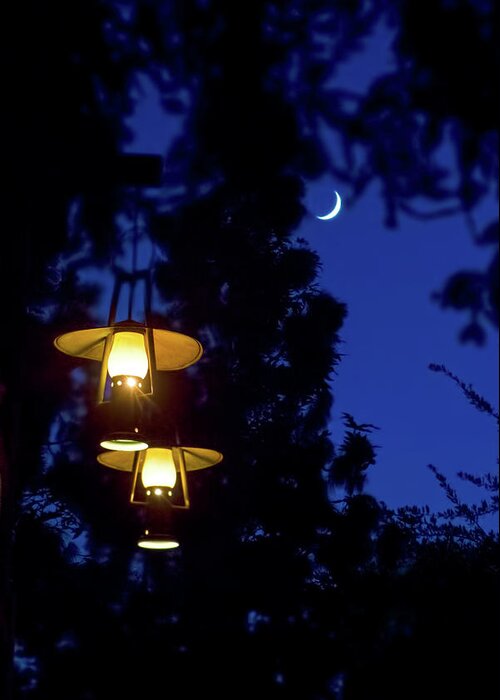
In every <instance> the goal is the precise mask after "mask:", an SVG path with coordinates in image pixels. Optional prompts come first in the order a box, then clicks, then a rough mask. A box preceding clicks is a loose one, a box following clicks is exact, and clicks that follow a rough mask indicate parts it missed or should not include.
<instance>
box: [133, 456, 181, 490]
mask: <svg viewBox="0 0 500 700" xmlns="http://www.w3.org/2000/svg"><path fill="white" fill-rule="evenodd" d="M141 478H142V483H143V485H144V487H145V488H148V487H150V486H167V487H168V488H173V487H174V486H175V481H176V479H177V471H176V469H175V464H174V458H173V455H172V450H167V449H166V448H164V447H150V448H149V450H146V455H145V457H144V464H143V467H142V473H141Z"/></svg>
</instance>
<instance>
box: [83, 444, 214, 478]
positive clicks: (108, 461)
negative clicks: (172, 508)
mask: <svg viewBox="0 0 500 700" xmlns="http://www.w3.org/2000/svg"><path fill="white" fill-rule="evenodd" d="M151 449H154V448H151V447H150V448H148V450H146V452H149V451H150V450H151ZM162 449H165V448H162ZM179 449H180V450H182V452H183V455H184V462H185V465H186V471H188V472H193V471H198V470H199V469H206V468H207V467H212V466H214V465H215V464H218V463H219V462H220V461H221V460H222V453H221V452H217V450H209V449H206V448H203V447H180V448H179ZM169 452H172V451H171V449H169ZM97 461H98V462H99V464H102V465H103V466H104V467H110V468H111V469H117V470H119V471H122V472H131V471H133V469H134V455H133V453H131V452H123V451H112V452H102V453H101V454H100V455H98V457H97ZM155 486H156V484H155Z"/></svg>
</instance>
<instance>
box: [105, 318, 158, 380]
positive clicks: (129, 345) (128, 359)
mask: <svg viewBox="0 0 500 700" xmlns="http://www.w3.org/2000/svg"><path fill="white" fill-rule="evenodd" d="M108 372H109V375H110V377H118V376H120V375H125V376H128V377H140V378H141V379H144V377H145V376H146V374H147V373H148V356H147V353H146V348H145V345H144V335H143V334H142V333H135V332H133V331H132V332H131V331H120V332H118V333H115V334H114V335H113V345H112V346H111V352H110V353H109V358H108ZM117 383H118V384H120V382H117ZM127 383H128V382H127Z"/></svg>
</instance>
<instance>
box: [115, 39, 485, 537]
mask: <svg viewBox="0 0 500 700" xmlns="http://www.w3.org/2000/svg"><path fill="white" fill-rule="evenodd" d="M390 41H391V37H390V34H389V33H388V31H387V30H386V29H385V28H384V27H381V28H380V30H379V31H378V32H377V33H375V34H374V36H373V37H372V39H371V40H370V42H369V43H367V44H366V47H365V51H364V53H363V54H362V55H359V56H357V57H355V58H354V59H353V60H351V61H350V62H349V63H348V64H344V65H343V66H342V67H341V68H340V69H339V70H338V71H337V72H336V74H335V75H334V76H333V78H332V80H334V81H335V85H336V86H339V87H342V86H345V87H349V89H351V90H355V91H358V92H360V91H363V90H364V89H365V88H366V87H367V86H368V85H369V83H370V81H371V79H372V78H373V77H374V76H375V75H377V73H380V72H383V71H385V70H386V69H387V68H390V65H391V64H390V61H391V59H390V50H389V47H390ZM143 87H144V90H143V92H142V94H140V93H139V92H138V93H137V95H136V98H137V109H136V112H135V115H134V116H133V118H132V119H130V120H129V126H130V127H131V129H132V130H133V132H134V133H135V136H134V138H133V139H132V140H131V142H130V143H129V144H128V146H127V149H126V150H128V151H130V152H145V153H146V152H149V153H160V154H162V155H165V153H166V150H167V149H168V145H169V142H170V140H171V139H172V138H173V136H174V135H175V134H176V133H178V132H179V131H180V129H181V128H182V120H181V118H178V117H175V118H174V117H171V116H169V115H167V116H166V115H164V114H163V113H162V111H161V107H160V105H159V101H158V96H157V95H155V94H154V93H153V91H152V89H151V86H150V85H148V84H147V83H146V82H144V84H143ZM330 141H331V143H332V147H334V146H335V144H334V141H333V137H331V138H330ZM449 158H450V156H449V154H447V153H445V152H444V153H443V159H444V160H445V162H447V163H449V162H450V161H449ZM304 184H305V197H304V206H305V207H306V209H307V210H308V211H309V212H310V216H306V217H305V218H304V220H303V223H302V225H301V227H300V229H299V230H298V231H297V235H298V236H301V237H303V238H305V239H307V240H308V241H309V242H310V244H311V247H312V248H313V249H315V250H316V251H318V253H319V254H320V256H321V260H322V273H321V277H320V283H321V285H322V286H324V287H325V288H326V289H327V290H328V291H329V292H331V293H332V294H333V295H334V296H335V297H336V298H338V299H340V300H342V301H345V302H346V303H347V305H348V318H347V320H346V322H345V325H344V327H343V329H342V331H341V337H342V340H343V344H342V346H341V347H340V351H341V352H342V353H343V354H344V358H343V360H342V362H341V364H340V365H339V367H338V371H337V374H336V376H335V377H334V378H333V385H332V386H333V393H334V397H335V404H334V409H333V413H332V421H331V431H332V436H333V439H334V442H336V443H340V441H341V439H342V434H343V426H342V423H341V414H342V412H343V411H347V412H349V413H351V414H353V416H354V417H355V419H356V420H357V421H358V422H369V423H375V424H376V425H377V426H379V427H380V431H379V432H377V433H376V434H375V437H374V442H375V443H376V444H377V445H379V446H380V449H379V450H378V462H377V464H376V465H375V466H374V467H371V468H370V470H369V472H368V476H369V479H368V484H367V489H366V490H367V492H369V493H372V494H373V495H374V496H376V497H377V498H379V499H381V500H383V501H385V502H386V503H387V504H388V505H389V506H391V507H396V506H399V505H404V504H417V505H423V504H428V505H429V506H431V507H432V508H442V507H443V506H445V505H446V501H445V498H444V496H443V494H442V492H441V491H440V489H439V488H438V486H437V483H436V481H435V478H434V477H433V475H432V474H431V473H430V471H429V470H427V469H426V465H427V464H429V463H432V464H434V465H435V466H436V467H438V469H439V470H441V471H442V472H443V473H445V474H446V475H447V476H448V477H450V478H451V479H452V482H453V484H454V485H456V486H458V488H459V492H460V493H462V494H464V495H467V494H469V497H473V496H474V490H473V487H470V486H467V485H465V484H461V482H458V480H456V479H455V474H456V472H457V471H460V470H464V471H470V472H472V473H475V474H481V473H484V472H487V471H494V470H495V469H496V455H497V430H496V426H495V424H494V421H492V420H491V418H489V417H487V416H485V415H483V414H480V413H478V412H477V411H476V410H475V409H474V408H473V407H472V406H470V405H469V404H468V402H467V400H466V399H465V397H463V396H462V395H461V393H460V390H459V389H458V387H456V386H455V385H454V384H453V383H452V382H451V381H450V380H448V379H447V378H446V377H444V376H443V375H441V374H435V373H433V372H431V371H430V370H429V369H428V365H429V363H431V362H432V363H439V364H441V363H442V364H445V365H446V366H447V367H448V368H449V369H450V370H451V371H452V372H453V373H455V374H457V375H458V376H459V377H460V378H461V379H462V380H464V381H465V382H467V383H471V384H472V385H473V386H474V388H475V389H476V391H478V392H479V393H481V394H483V395H484V397H485V398H486V399H488V400H489V401H490V402H492V403H493V404H494V405H498V393H497V387H498V365H497V357H498V337H497V334H496V332H495V330H494V329H493V328H489V329H488V341H487V344H486V345H485V346H484V347H481V348H478V347H476V346H473V345H462V344H460V343H459V341H458V333H459V331H460V329H461V328H462V327H463V326H464V325H465V323H466V321H467V317H466V316H465V315H463V314H458V313H456V312H453V311H443V310H442V309H440V308H439V307H438V305H437V304H436V303H434V302H433V301H432V300H431V294H432V293H433V292H436V291H438V290H440V289H441V288H442V286H443V284H444V282H445V280H446V278H447V277H448V276H449V275H450V274H452V273H453V272H456V271H458V270H460V269H464V268H472V269H474V268H479V269H483V268H484V267H485V266H486V265H487V263H488V255H489V252H490V251H489V250H488V249H486V250H484V249H481V248H478V247H477V246H475V245H474V244H473V241H472V234H471V231H470V230H469V228H468V225H467V223H466V221H465V219H464V218H463V217H461V216H454V217H447V218H444V219H434V220H430V221H425V222H422V221H415V220H413V219H410V218H403V219H402V220H401V221H400V223H399V227H398V228H397V229H395V230H389V229H387V228H385V226H384V223H383V221H384V210H383V202H382V198H381V196H380V192H379V191H377V187H376V186H372V187H371V188H370V189H369V190H368V191H367V192H366V194H365V195H364V196H363V197H362V198H361V199H360V200H358V201H356V202H355V203H354V204H352V205H351V206H349V205H348V204H346V203H345V202H344V206H343V208H342V211H341V212H340V214H339V216H338V217H336V218H335V219H333V220H332V221H328V222H322V221H318V220H317V219H316V218H315V215H316V214H324V213H325V212H327V211H329V210H330V208H331V207H332V206H333V201H334V190H339V191H340V192H341V194H342V195H343V196H344V200H347V201H348V199H349V198H348V195H349V193H348V192H344V191H343V190H342V183H339V182H335V181H334V180H333V179H332V178H330V177H325V178H323V179H322V180H321V181H316V182H309V183H307V182H305V183H304ZM421 208H422V209H425V208H426V206H425V203H422V206H421ZM495 211H496V201H495V200H494V198H493V196H492V198H491V200H490V201H489V202H485V203H484V204H483V206H482V208H481V209H480V211H479V212H477V213H476V217H477V218H476V224H477V225H478V227H479V228H481V226H482V225H484V224H486V223H488V222H489V221H490V220H491V219H492V218H493V217H494V215H495ZM488 524H489V523H488ZM491 525H493V523H491Z"/></svg>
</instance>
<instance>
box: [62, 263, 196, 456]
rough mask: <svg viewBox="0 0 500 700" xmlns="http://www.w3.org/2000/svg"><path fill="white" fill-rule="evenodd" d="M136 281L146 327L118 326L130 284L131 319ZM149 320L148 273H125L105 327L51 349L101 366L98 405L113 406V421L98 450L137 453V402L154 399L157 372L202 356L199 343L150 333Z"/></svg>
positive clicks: (67, 337) (68, 337) (73, 335)
mask: <svg viewBox="0 0 500 700" xmlns="http://www.w3.org/2000/svg"><path fill="white" fill-rule="evenodd" d="M138 281H143V282H144V284H145V294H144V315H145V322H144V323H140V322H137V321H134V320H132V319H131V318H129V319H127V320H124V321H119V322H117V321H116V311H117V306H118V301H119V298H120V293H121V292H122V289H123V286H124V285H129V307H128V310H129V317H130V316H131V314H132V299H133V293H134V290H135V286H136V284H137V282H138ZM150 317H151V279H150V275H149V271H147V270H146V271H143V272H136V273H131V274H129V273H125V272H123V271H121V270H120V271H117V277H116V282H115V287H114V290H113V296H112V300H111V307H110V313H109V320H108V325H107V326H104V327H100V328H87V329H83V330H78V331H72V332H70V333H64V334H63V335H60V336H58V337H57V338H56V339H55V341H54V345H55V346H56V348H57V349H58V350H60V351H61V352H64V353H65V354H67V355H71V356H73V357H79V358H85V359H89V360H94V361H98V362H100V363H101V372H100V380H99V389H98V396H97V402H98V403H99V404H100V403H107V402H108V400H107V399H106V398H105V397H106V395H107V391H106V389H107V386H108V384H109V392H108V393H109V394H110V398H109V402H110V403H111V404H112V405H113V410H114V414H115V420H114V421H113V423H114V427H113V429H112V431H111V432H110V433H109V434H107V435H105V436H103V438H102V440H101V441H100V444H101V447H104V448H106V449H111V450H123V451H137V450H143V449H145V448H146V447H147V446H148V444H147V442H146V441H145V440H144V438H143V437H142V436H141V430H140V425H139V424H140V422H141V421H140V417H141V413H142V410H143V406H142V405H141V401H140V399H141V398H142V397H143V396H145V395H151V394H153V389H154V384H155V379H156V373H157V372H158V371H172V370H180V369H185V368H186V367H189V366H190V365H192V364H194V363H195V362H197V361H198V360H199V359H200V357H201V355H202V353H203V348H202V345H201V343H200V342H199V341H198V340H196V339H195V338H192V337H190V336H187V335H184V334H183V333H178V332H176V331H169V330H163V329H159V328H153V327H152V324H151V322H150Z"/></svg>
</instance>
